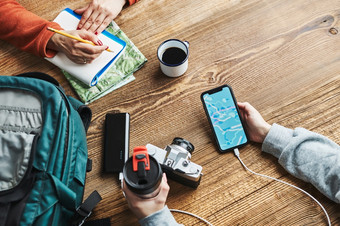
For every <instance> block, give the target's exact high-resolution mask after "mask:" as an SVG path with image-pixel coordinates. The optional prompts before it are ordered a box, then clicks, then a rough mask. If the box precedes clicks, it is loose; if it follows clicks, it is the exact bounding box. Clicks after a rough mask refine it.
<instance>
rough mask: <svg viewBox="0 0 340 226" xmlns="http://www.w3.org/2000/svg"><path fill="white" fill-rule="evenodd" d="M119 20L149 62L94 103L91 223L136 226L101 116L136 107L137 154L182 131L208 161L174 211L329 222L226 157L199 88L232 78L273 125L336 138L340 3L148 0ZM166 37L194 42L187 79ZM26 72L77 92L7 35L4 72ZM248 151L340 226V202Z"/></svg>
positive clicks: (30, 0) (262, 169)
mask: <svg viewBox="0 0 340 226" xmlns="http://www.w3.org/2000/svg"><path fill="white" fill-rule="evenodd" d="M19 2H20V3H22V4H23V5H24V6H25V7H26V8H27V9H29V10H31V11H33V12H34V13H36V14H38V15H40V16H42V17H43V18H46V19H48V20H52V19H53V18H54V17H55V16H56V15H57V14H58V13H59V12H60V11H61V10H62V9H63V8H65V7H70V8H72V9H76V8H78V7H80V6H83V5H85V4H86V3H87V2H89V1H80V0H59V1H56V0H50V1H42V0H20V1H19ZM115 21H116V23H117V24H118V25H119V26H120V27H121V28H122V30H123V31H124V32H125V33H126V34H127V35H128V37H129V38H130V39H131V40H132V41H133V42H134V43H135V44H136V46H137V47H138V48H139V49H140V50H141V52H142V53H143V54H144V55H145V56H146V57H147V59H148V62H147V63H146V64H145V66H144V67H143V68H142V69H140V70H139V71H138V72H136V73H135V77H136V80H135V81H133V82H132V83H129V84H128V85H126V86H124V87H122V88H120V89H118V90H116V91H114V92H112V93H110V94H108V95H107V96H105V97H103V98H101V99H99V100H97V101H95V102H94V103H91V104H90V105H89V106H90V107H91V109H92V111H93V119H92V124H91V127H90V129H89V131H88V136H87V140H88V148H89V156H90V158H92V160H93V166H94V168H93V170H92V172H90V173H88V174H87V181H86V190H85V196H88V195H89V194H90V192H91V191H92V190H94V189H96V190H98V191H99V193H100V194H101V195H102V197H103V200H102V201H101V202H100V204H99V205H98V206H97V207H96V208H95V211H94V213H93V215H92V216H91V219H98V218H105V217H110V219H111V223H112V224H113V225H138V221H137V219H136V218H135V217H134V215H133V214H132V213H131V212H130V210H129V209H128V206H127V204H126V201H125V199H124V197H123V195H122V192H121V189H120V184H119V182H118V179H117V175H106V174H103V173H102V158H103V139H104V130H103V128H104V126H103V125H104V117H105V114H107V113H109V112H128V113H130V115H131V133H130V136H131V139H130V149H131V150H132V148H133V147H135V146H139V145H145V144H147V143H152V144H154V145H157V146H159V147H165V146H166V145H167V144H170V142H171V141H172V139H173V138H174V137H183V138H185V139H187V140H189V141H191V142H192V143H193V144H194V145H195V148H196V149H195V151H194V153H193V156H192V161H193V162H195V163H197V164H199V165H202V166H203V173H204V175H203V177H202V181H201V184H200V186H199V187H198V189H197V190H193V189H191V188H188V187H185V186H183V185H181V184H179V183H177V182H174V181H171V180H169V185H170V187H171V189H170V193H169V196H168V201H167V205H168V206H169V207H170V208H174V209H180V210H185V211H189V212H192V213H195V214H197V215H199V216H201V217H203V218H205V219H207V220H208V221H210V222H211V223H212V224H214V225H326V224H327V221H326V218H325V215H324V213H323V211H322V209H321V208H320V207H319V206H318V205H317V204H316V203H315V202H314V201H313V200H312V199H311V198H309V197H308V196H306V195H305V194H303V193H302V192H300V191H297V190H295V189H293V188H291V187H288V186H286V185H283V184H280V183H277V182H274V181H271V180H267V179H264V178H260V177H257V176H254V175H252V174H250V173H248V172H247V171H245V170H244V168H243V167H242V166H241V164H240V163H239V161H238V160H237V159H236V158H235V157H234V155H233V154H232V153H227V154H220V153H218V151H217V148H216V145H215V143H214V141H213V136H212V133H211V130H210V128H209V124H208V121H207V119H206V116H205V114H204V110H203V107H202V104H201V102H200V94H201V93H202V92H203V91H205V90H208V89H211V88H214V87H217V86H220V85H222V84H229V85H231V86H232V87H233V90H234V93H235V95H236V99H237V100H238V101H248V102H249V103H251V104H252V105H253V106H255V107H256V108H257V109H258V110H259V111H260V112H261V113H262V115H263V117H264V118H265V119H266V120H267V121H268V122H269V123H279V124H281V125H283V126H286V127H289V128H295V127H304V128H306V129H309V130H312V131H314V132H318V133H321V134H323V135H325V136H327V137H329V138H330V139H332V140H334V141H335V142H337V143H338V144H340V105H339V103H340V34H339V33H338V31H340V1H338V0H323V1H319V0H310V1H303V0H262V1H260V0H248V1H241V0H209V1H207V0H196V1H189V0H184V1H183V0H171V1H169V0H157V1H151V0H141V1H140V2H138V3H137V4H135V5H133V6H131V7H128V8H125V9H124V10H123V11H122V12H121V14H120V15H119V16H118V17H117V18H116V19H115ZM169 38H178V39H181V40H187V41H189V42H190V48H189V49H190V50H189V51H190V55H189V68H188V71H187V72H186V73H185V74H184V75H183V76H181V77H179V78H168V77H166V76H165V75H163V74H162V72H161V71H160V68H159V63H158V60H157V56H156V50H157V47H158V45H159V44H160V43H161V42H163V41H164V40H166V39H169ZM28 71H41V72H45V73H48V74H50V75H52V76H54V77H55V78H56V79H57V80H58V81H59V82H60V83H61V85H62V86H63V87H64V88H65V90H66V92H67V94H68V95H72V96H74V97H76V94H75V92H74V91H73V90H72V89H71V87H70V85H69V84H68V82H67V80H66V79H65V78H64V76H63V75H62V73H61V72H60V70H59V69H58V68H57V67H55V66H54V65H52V64H50V63H49V62H47V61H45V60H44V59H41V58H38V57H35V56H32V55H31V54H28V53H23V52H21V51H19V50H17V49H15V48H14V47H12V46H10V45H8V44H7V43H5V42H2V41H0V74H2V75H12V74H18V73H21V72H28ZM320 151H322V150H320ZM240 153H241V158H242V159H243V161H244V162H245V164H246V165H247V166H248V167H249V168H250V169H252V170H254V171H255V172H259V173H262V174H266V175H269V176H272V177H275V178H278V179H282V180H284V181H287V182H289V183H292V184H294V185H296V186H298V187H300V188H302V189H304V190H306V191H307V192H309V193H311V194H312V195H313V196H314V197H316V198H317V199H318V200H319V201H320V202H321V203H322V205H324V207H325V208H326V210H327V212H328V213H329V215H330V218H331V221H332V224H333V225H340V206H339V204H336V203H334V202H332V201H331V200H329V199H327V198H326V197H325V196H323V195H322V194H321V193H320V192H319V191H318V190H317V189H315V188H314V187H313V186H312V185H311V184H308V183H305V182H303V181H301V180H299V179H296V178H294V177H293V176H291V175H289V174H288V173H287V172H286V171H285V170H284V169H283V168H282V167H281V166H280V165H279V164H278V162H277V159H276V158H274V157H273V156H271V155H269V154H266V153H261V146H260V145H259V144H255V143H250V144H248V145H247V146H245V147H244V148H242V149H241V150H240ZM174 217H175V218H176V220H177V221H178V222H179V223H183V224H185V225H204V223H203V222H201V221H199V220H197V219H195V218H193V217H190V216H186V215H182V214H179V213H174Z"/></svg>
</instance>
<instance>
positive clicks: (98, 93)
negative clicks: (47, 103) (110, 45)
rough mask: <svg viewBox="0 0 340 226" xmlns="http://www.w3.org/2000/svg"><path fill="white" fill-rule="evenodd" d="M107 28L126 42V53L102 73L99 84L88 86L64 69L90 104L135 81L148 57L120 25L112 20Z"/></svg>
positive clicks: (71, 81) (65, 73) (75, 87)
mask: <svg viewBox="0 0 340 226" xmlns="http://www.w3.org/2000/svg"><path fill="white" fill-rule="evenodd" d="M106 30H107V31H108V32H110V33H112V34H113V35H115V36H117V37H118V38H120V39H122V40H124V41H125V42H126V47H125V51H124V53H123V54H122V55H121V56H120V58H119V59H118V60H117V61H116V62H115V64H114V65H113V66H112V68H110V69H109V70H108V72H106V73H105V74H104V75H102V78H101V79H100V80H99V81H98V83H97V85H95V86H93V87H88V86H87V85H85V84H84V83H82V82H81V81H78V80H77V79H76V78H74V77H72V75H70V74H69V73H67V72H66V71H64V70H62V72H63V73H64V75H65V77H66V78H67V80H68V81H69V82H70V84H71V86H72V87H73V88H74V90H75V91H76V93H77V94H78V96H79V98H80V100H81V101H82V102H83V103H85V104H89V103H91V102H93V101H95V100H97V99H99V98H101V97H103V96H105V95H106V94H108V93H110V92H112V91H113V90H115V89H118V88H119V87H122V86H123V85H125V84H127V83H129V82H131V81H133V80H134V79H135V77H134V76H133V73H134V72H135V71H137V70H138V69H139V68H141V67H142V66H143V65H144V64H145V62H146V61H147V59H146V57H145V56H144V55H143V54H142V53H141V52H140V51H139V49H138V48H137V47H136V46H135V45H134V44H133V43H132V42H131V40H130V39H129V38H128V37H127V36H126V35H125V34H124V32H123V31H122V30H121V29H120V28H119V27H118V25H117V24H116V23H115V22H114V21H112V22H111V23H110V25H109V26H108V27H107V28H106Z"/></svg>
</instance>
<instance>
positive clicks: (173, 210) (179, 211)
mask: <svg viewBox="0 0 340 226" xmlns="http://www.w3.org/2000/svg"><path fill="white" fill-rule="evenodd" d="M170 211H171V212H177V213H183V214H187V215H189V216H192V217H196V218H197V219H200V220H201V221H203V222H204V223H206V224H207V225H209V226H213V225H212V224H211V223H210V222H209V221H207V220H205V219H204V218H202V217H200V216H197V215H196V214H193V213H190V212H186V211H183V210H176V209H170Z"/></svg>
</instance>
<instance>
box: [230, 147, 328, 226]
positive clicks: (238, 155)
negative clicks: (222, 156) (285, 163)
mask: <svg viewBox="0 0 340 226" xmlns="http://www.w3.org/2000/svg"><path fill="white" fill-rule="evenodd" d="M234 154H235V156H236V157H237V158H238V160H239V161H240V162H241V164H242V165H243V167H244V168H245V169H246V170H248V171H249V172H251V173H252V174H255V175H257V176H261V177H265V178H268V179H272V180H275V181H277V182H280V183H283V184H286V185H288V186H291V187H293V188H295V189H297V190H299V191H302V192H303V193H305V194H306V195H308V196H309V197H311V198H312V199H313V200H314V201H315V202H316V203H317V204H318V205H319V206H320V207H321V209H322V210H323V212H324V213H325V215H326V217H327V221H328V225H329V226H331V220H330V218H329V216H328V213H327V211H326V209H325V208H324V207H323V206H322V205H321V203H320V202H319V201H318V200H316V198H314V197H313V196H312V195H311V194H309V193H308V192H306V191H305V190H303V189H301V188H299V187H297V186H295V185H292V184H290V183H287V182H285V181H283V180H280V179H277V178H274V177H270V176H267V175H264V174H260V173H255V172H254V171H252V170H250V169H249V168H248V167H247V166H246V165H245V164H244V163H243V161H242V160H241V158H240V152H239V150H238V148H235V149H234Z"/></svg>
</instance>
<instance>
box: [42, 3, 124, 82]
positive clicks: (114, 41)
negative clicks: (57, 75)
mask: <svg viewBox="0 0 340 226" xmlns="http://www.w3.org/2000/svg"><path fill="white" fill-rule="evenodd" d="M80 18H81V16H80V15H78V14H76V13H74V12H73V10H71V9H70V8H66V9H64V10H63V11H61V13H60V14H59V15H58V16H57V17H56V18H55V19H54V22H57V23H58V24H59V25H60V26H61V27H62V28H63V29H64V30H76V29H77V26H78V23H79V20H80ZM56 35H59V34H56ZM98 38H99V40H101V41H102V42H103V44H104V45H107V46H109V48H110V49H111V50H112V51H113V52H108V51H103V53H102V54H101V55H100V56H99V57H98V58H96V59H95V60H93V61H92V62H91V63H89V64H76V63H74V62H72V61H71V60H70V59H69V58H67V56H66V55H65V54H64V53H62V52H58V53H57V54H56V55H55V56H54V57H53V58H45V59H46V60H48V61H50V62H51V63H53V64H55V65H56V66H58V67H59V68H61V69H63V70H65V71H67V72H68V73H70V74H71V75H72V76H74V77H75V78H77V79H78V80H80V81H82V82H83V83H85V84H87V85H88V86H94V85H96V84H97V82H98V80H99V79H100V77H101V75H103V74H104V73H105V72H107V71H108V69H110V66H111V65H112V64H114V62H115V61H116V60H117V59H118V58H119V56H120V55H121V54H122V53H123V51H124V49H125V46H126V43H125V42H124V41H123V40H121V39H119V38H117V37H116V36H114V35H112V34H111V33H109V32H107V31H103V32H102V33H101V34H99V35H98Z"/></svg>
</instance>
